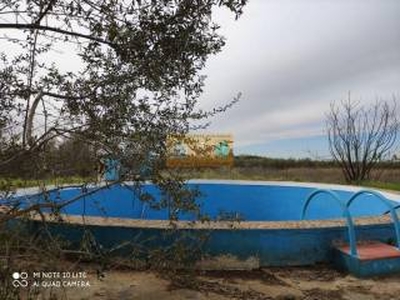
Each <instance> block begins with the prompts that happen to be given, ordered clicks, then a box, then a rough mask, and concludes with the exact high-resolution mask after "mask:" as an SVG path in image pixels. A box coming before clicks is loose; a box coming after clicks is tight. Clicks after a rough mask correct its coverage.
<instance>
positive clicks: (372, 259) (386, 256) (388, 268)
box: [334, 241, 400, 277]
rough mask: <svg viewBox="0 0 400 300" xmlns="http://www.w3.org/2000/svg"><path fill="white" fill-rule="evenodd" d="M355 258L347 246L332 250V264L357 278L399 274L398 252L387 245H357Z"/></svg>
mask: <svg viewBox="0 0 400 300" xmlns="http://www.w3.org/2000/svg"><path fill="white" fill-rule="evenodd" d="M357 254H358V255H357V256H353V255H351V254H350V247H349V246H348V245H342V246H336V247H335V248H334V264H335V266H337V267H338V268H340V269H342V270H346V271H348V272H350V273H352V274H353V275H355V276H357V277H371V276H377V275H385V274H393V273H400V250H398V249H397V248H396V247H393V246H391V245H388V244H384V243H381V242H376V241H371V242H364V243H362V244H358V245H357Z"/></svg>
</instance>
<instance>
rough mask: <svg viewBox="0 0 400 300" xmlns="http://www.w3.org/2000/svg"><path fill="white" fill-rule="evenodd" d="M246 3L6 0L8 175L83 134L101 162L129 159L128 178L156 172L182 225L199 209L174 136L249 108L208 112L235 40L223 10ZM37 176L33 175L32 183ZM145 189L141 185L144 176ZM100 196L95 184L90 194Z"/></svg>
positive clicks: (0, 148)
mask: <svg viewBox="0 0 400 300" xmlns="http://www.w3.org/2000/svg"><path fill="white" fill-rule="evenodd" d="M246 2H247V1H246V0H195V1H193V0H163V1H153V0H129V1H128V0H3V1H1V3H0V143H1V144H0V177H2V176H7V175H8V173H7V172H8V171H5V170H10V165H12V164H20V163H21V162H22V161H28V162H29V164H30V165H31V166H32V167H33V168H34V169H40V170H43V169H44V168H45V166H46V161H45V160H44V159H39V158H40V157H41V156H43V155H42V154H43V153H45V151H46V147H48V146H49V144H50V143H53V144H52V147H53V148H54V147H56V146H57V143H58V142H59V141H60V140H61V141H62V140H63V139H68V138H71V137H73V139H75V140H78V139H79V140H80V141H83V142H85V143H87V144H88V145H90V147H91V149H93V153H95V155H97V154H98V153H107V154H108V155H110V156H112V157H116V158H118V159H119V160H121V161H122V163H123V165H124V166H125V168H127V169H134V168H138V166H139V168H140V166H141V165H142V164H143V163H145V164H146V165H147V168H149V169H150V172H149V176H150V178H146V179H151V180H152V181H153V182H155V183H156V184H158V186H159V187H160V189H161V190H162V191H163V193H161V194H162V196H163V197H161V199H153V200H154V201H157V203H155V205H157V206H158V207H160V208H165V207H169V208H171V206H172V209H170V211H171V216H170V217H171V219H175V218H176V215H174V214H175V213H174V212H176V211H178V209H175V207H176V206H181V207H180V208H181V210H193V211H194V210H196V205H195V204H194V201H193V199H194V196H193V195H192V194H188V193H186V192H185V191H183V186H184V181H183V179H182V178H181V177H179V173H178V172H172V171H171V170H167V171H168V172H166V170H163V159H164V158H165V155H166V150H167V149H166V145H165V144H166V140H167V137H168V136H170V135H182V134H185V133H187V132H188V131H189V130H190V129H191V128H192V124H193V122H192V121H199V120H200V121H201V120H203V119H204V118H207V117H209V116H211V115H214V114H217V113H219V112H223V111H224V110H225V109H227V108H228V107H229V106H230V105H232V104H233V103H235V102H236V101H237V98H233V99H232V100H230V101H228V102H227V104H226V105H224V106H222V107H216V108H215V109H213V110H212V111H203V110H201V109H199V108H198V105H197V104H198V102H199V99H200V96H201V94H202V92H203V87H204V81H205V76H204V74H203V73H202V70H203V68H204V66H205V63H206V60H207V58H208V57H209V56H210V55H214V54H217V53H218V52H220V51H221V49H222V47H223V46H224V43H225V40H224V38H223V37H222V36H221V35H220V34H219V31H218V30H219V25H218V24H216V23H215V22H214V21H213V15H214V12H215V10H216V9H219V8H221V9H223V8H225V9H228V10H230V11H231V12H232V13H233V15H234V17H235V18H238V17H239V16H240V15H241V14H242V9H243V7H244V6H245V4H246ZM5 49H6V50H5ZM63 51H65V52H68V55H67V56H64V58H63V59H64V60H71V63H75V62H76V61H78V63H77V64H76V65H74V66H73V68H71V69H68V63H65V61H64V66H63V67H62V66H61V65H62V63H60V59H56V57H57V56H58V55H59V54H60V52H63ZM71 63H70V64H71ZM65 65H67V67H65ZM196 123H198V122H196ZM203 124H206V123H205V122H204V123H202V122H200V125H199V126H203ZM149 156H151V157H152V158H156V159H149ZM11 169H12V168H11ZM36 173H37V172H36V170H33V171H32V170H28V171H27V172H25V176H34V174H36ZM39 173H40V174H42V172H39ZM49 174H53V173H52V172H51V170H49ZM123 179H124V178H122V180H123ZM135 180H136V181H137V183H138V185H140V183H141V182H142V181H143V180H144V178H136V177H135ZM99 188H102V187H99ZM93 191H95V190H90V191H87V188H86V187H85V186H83V187H82V197H83V196H85V195H87V194H88V193H93ZM140 195H142V194H140ZM1 198H2V197H0V200H2V199H1ZM3 199H5V196H4V195H3ZM143 199H148V197H146V195H143ZM72 200H73V201H77V200H79V197H76V198H74V199H72ZM67 203H69V202H67ZM0 204H1V203H0ZM52 205H56V204H55V203H48V202H46V203H44V204H43V206H41V204H37V205H32V206H30V207H24V208H23V209H18V208H12V209H11V210H10V209H8V213H7V214H5V215H4V214H0V219H1V218H2V220H9V219H10V218H12V217H16V216H22V215H23V214H27V213H28V212H32V211H33V210H34V211H38V213H41V212H40V209H41V208H43V207H44V206H45V207H46V208H49V206H52ZM55 209H59V207H55ZM0 225H1V221H0ZM6 233H7V234H8V232H7V231H6ZM0 235H1V234H0ZM14 238H15V236H14ZM32 238H33V237H32ZM29 241H31V239H30V240H29ZM0 244H1V245H3V243H0ZM29 244H30V245H31V244H32V243H31V242H29ZM4 245H5V243H4ZM45 245H46V244H45V243H43V244H42V246H45ZM1 250H2V251H3V250H5V248H4V249H3V248H1ZM2 253H3V252H2ZM3 254H4V253H3ZM5 256H7V253H5Z"/></svg>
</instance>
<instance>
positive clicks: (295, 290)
mask: <svg viewBox="0 0 400 300" xmlns="http://www.w3.org/2000/svg"><path fill="white" fill-rule="evenodd" d="M87 280H88V281H89V282H90V287H80V288H77V287H75V288H65V289H62V288H61V289H53V292H54V291H55V292H56V293H57V295H58V297H57V298H58V299H71V300H83V299H98V300H105V299H110V300H114V299H115V300H128V299H129V300H130V299H138V300H141V299H143V300H160V299H162V300H180V299H198V300H206V299H211V300H225V299H246V300H247V299H249V300H260V299H279V300H300V299H302V300H328V299H329V300H331V299H334V300H342V299H343V300H349V299H354V300H373V299H379V300H389V299H393V300H394V299H396V300H397V299H400V283H399V282H400V281H399V280H400V275H393V276H386V277H381V278H373V279H357V278H355V277H353V276H351V275H347V274H342V273H339V272H337V271H334V270H332V269H331V268H329V266H318V267H310V268H304V267H302V268H265V269H260V270H253V271H208V272H201V273H197V274H196V275H195V276H185V275H182V274H181V275H179V276H177V277H176V278H175V279H174V280H173V281H170V280H168V279H166V278H162V277H161V276H159V275H157V274H156V273H152V272H138V271H121V270H120V271H111V272H106V273H105V277H104V278H103V279H102V280H99V279H98V278H97V276H96V273H95V272H94V271H89V272H88V278H87ZM49 292H50V290H47V295H48V293H49Z"/></svg>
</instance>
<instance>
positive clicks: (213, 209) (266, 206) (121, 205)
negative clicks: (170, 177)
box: [18, 183, 399, 221]
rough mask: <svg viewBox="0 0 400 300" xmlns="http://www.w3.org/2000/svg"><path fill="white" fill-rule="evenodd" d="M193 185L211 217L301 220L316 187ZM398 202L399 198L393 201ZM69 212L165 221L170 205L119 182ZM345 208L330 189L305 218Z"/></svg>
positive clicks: (364, 207)
mask: <svg viewBox="0 0 400 300" xmlns="http://www.w3.org/2000/svg"><path fill="white" fill-rule="evenodd" d="M188 187H189V188H191V189H198V190H199V191H200V192H201V196H200V197H198V198H197V201H198V204H199V205H200V209H201V212H202V213H203V214H205V215H207V216H209V217H210V218H211V219H214V220H221V219H224V218H235V219H240V220H242V221H297V220H300V219H301V213H302V209H303V206H304V203H305V202H306V200H307V197H308V196H309V195H310V193H311V192H313V191H314V190H315V188H310V187H298V186H279V185H245V184H234V183H231V184H226V183H225V184H220V183H190V184H188ZM144 191H145V192H147V193H150V194H152V195H154V196H155V197H159V196H160V192H159V191H158V189H157V188H156V187H155V186H153V185H150V184H148V185H145V186H144ZM81 193H82V191H81V190H80V189H77V188H67V189H62V190H61V191H59V192H58V193H56V192H52V193H50V199H51V200H55V201H64V200H69V199H72V198H74V197H76V196H78V195H79V194H81ZM335 193H337V195H338V196H339V198H340V200H341V201H342V202H343V203H346V201H348V199H350V197H351V196H352V195H353V194H354V192H350V191H342V190H336V191H335ZM18 201H20V202H21V203H22V205H23V204H24V203H27V202H29V203H34V202H36V201H43V199H42V197H41V196H32V195H30V196H20V197H19V198H18ZM391 202H392V203H393V204H395V205H396V204H397V205H398V204H399V203H398V202H394V201H391ZM387 210H388V208H387V206H386V205H385V204H384V203H382V202H381V201H379V199H377V198H376V197H375V196H373V195H368V194H363V195H360V197H358V198H357V199H356V200H355V201H354V202H353V203H352V205H351V206H350V213H351V215H352V216H353V217H360V216H377V215H381V214H383V213H385V212H386V211H387ZM62 212H63V213H67V214H70V215H83V214H84V215H86V216H107V217H118V218H129V219H148V220H166V219H168V218H169V212H168V209H161V210H159V209H154V208H152V207H151V205H149V204H148V203H144V202H142V201H140V200H139V198H138V196H137V195H136V194H135V193H134V192H132V187H129V186H128V187H127V186H125V185H115V186H112V187H109V188H105V189H102V190H100V191H98V192H96V193H94V194H92V195H89V196H85V197H84V198H82V199H80V200H78V201H76V202H74V203H72V204H69V205H68V206H66V207H65V208H63V210H62ZM342 215H343V213H342V209H341V207H340V205H339V204H338V202H337V201H335V199H333V198H332V197H330V196H329V195H327V194H323V193H322V194H318V195H317V196H316V197H315V198H314V199H313V200H312V201H311V202H310V205H309V207H308V210H307V213H306V216H305V219H308V220H326V219H337V218H342ZM193 218H194V216H193V215H192V214H189V213H186V214H183V213H180V214H179V219H180V220H191V219H193Z"/></svg>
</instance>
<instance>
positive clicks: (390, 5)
mask: <svg viewBox="0 0 400 300" xmlns="http://www.w3.org/2000/svg"><path fill="white" fill-rule="evenodd" d="M214 17H215V21H216V22H217V23H218V24H220V25H221V26H222V29H221V33H222V34H223V35H224V36H225V37H226V42H227V44H226V46H225V48H224V49H223V51H222V52H221V53H219V54H218V55H217V56H214V57H211V58H210V60H209V61H208V64H207V67H206V69H205V70H204V73H205V74H206V75H207V76H208V78H207V80H206V89H205V94H204V95H203V96H202V98H201V101H200V104H201V106H202V108H206V109H210V108H212V107H216V106H218V105H223V104H224V103H227V102H229V101H230V100H232V98H233V97H234V96H235V95H236V94H237V93H238V92H242V93H243V96H242V99H241V101H240V102H239V103H237V104H236V105H235V106H234V107H233V108H232V109H230V110H229V111H228V112H226V113H223V114H220V115H218V116H217V117H215V118H213V119H212V120H211V121H212V125H211V126H210V127H209V128H208V129H207V131H206V132H209V133H212V134H217V133H221V134H224V133H230V134H232V135H233V136H234V147H235V148H234V152H235V153H236V154H243V153H246V154H261V155H266V156H272V157H296V158H298V157H310V156H311V157H316V156H319V157H322V158H327V157H328V144H327V139H326V136H325V132H324V116H325V113H326V112H327V111H328V110H329V105H330V103H331V102H332V101H340V100H342V99H345V98H347V95H348V93H349V91H350V92H351V95H352V97H353V99H356V100H360V101H361V102H362V103H368V102H373V101H375V100H376V98H377V97H380V98H383V99H391V98H392V97H393V95H394V96H396V97H397V101H398V102H399V106H400V100H399V99H400V0H249V3H248V5H247V6H246V7H245V11H244V14H243V15H242V17H241V18H240V19H239V20H238V21H235V20H234V16H233V15H232V14H231V13H230V12H229V11H227V10H218V11H217V13H216V15H215V16H214ZM2 18H3V19H4V17H2ZM10 32H11V31H10ZM14 33H15V32H14ZM2 42H3V41H2ZM1 47H2V50H5V51H7V50H8V51H11V52H12V51H14V50H13V49H14V48H13V45H10V44H6V43H4V42H3V43H1ZM68 49H69V48H68V45H64V47H63V48H62V51H60V52H57V53H54V52H53V53H52V59H56V60H57V59H58V60H59V62H60V63H59V64H60V66H67V67H68V70H69V71H77V70H79V68H80V66H79V62H78V61H77V60H76V58H75V59H74V58H73V57H72V56H71V54H70V52H73V51H69V50H68Z"/></svg>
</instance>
